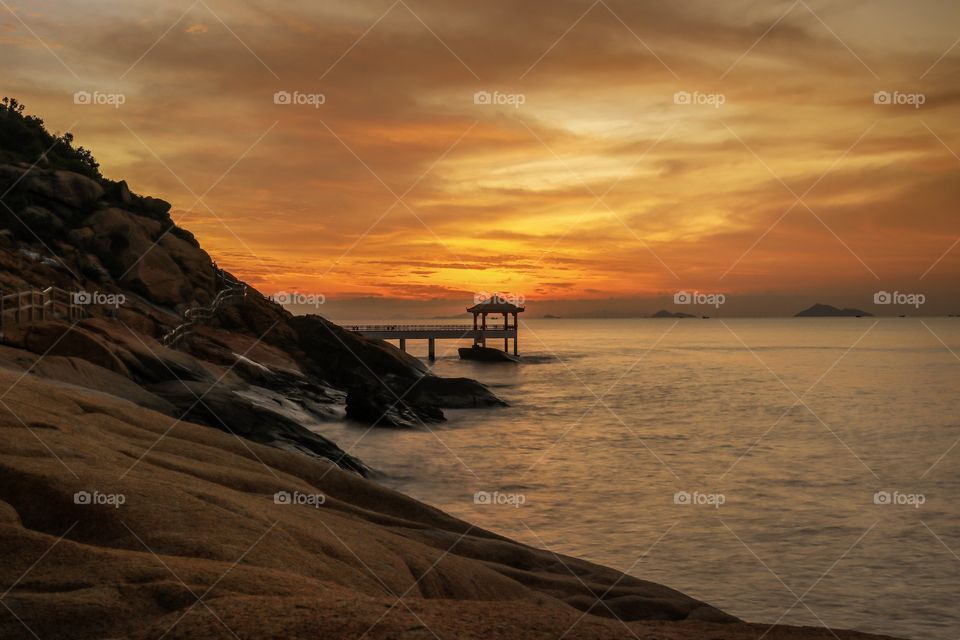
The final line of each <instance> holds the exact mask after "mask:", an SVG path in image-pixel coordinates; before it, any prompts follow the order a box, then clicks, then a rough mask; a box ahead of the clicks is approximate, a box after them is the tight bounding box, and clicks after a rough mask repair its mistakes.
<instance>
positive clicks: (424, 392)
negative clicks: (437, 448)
mask: <svg viewBox="0 0 960 640" xmlns="http://www.w3.org/2000/svg"><path fill="white" fill-rule="evenodd" d="M409 395H410V397H411V398H412V399H413V401H415V402H417V403H420V404H426V405H434V406H437V407H443V408H444V409H472V408H475V407H504V406H507V403H506V402H504V401H503V400H501V399H500V398H498V397H497V396H496V395H494V394H493V392H492V391H490V389H488V388H487V387H486V386H484V385H483V384H481V383H479V382H477V381H476V380H473V379H471V378H440V377H438V376H433V375H428V376H423V377H422V378H420V379H419V380H418V381H417V382H416V383H415V384H414V386H413V389H412V390H411V392H410V394H409Z"/></svg>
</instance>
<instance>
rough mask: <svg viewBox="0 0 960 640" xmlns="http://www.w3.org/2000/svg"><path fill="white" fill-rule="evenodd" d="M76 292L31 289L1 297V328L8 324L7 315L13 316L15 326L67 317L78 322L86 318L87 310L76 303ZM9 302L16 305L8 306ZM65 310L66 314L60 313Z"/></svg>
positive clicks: (56, 289) (55, 289)
mask: <svg viewBox="0 0 960 640" xmlns="http://www.w3.org/2000/svg"><path fill="white" fill-rule="evenodd" d="M75 295H76V294H75V292H71V291H67V290H66V289H61V288H59V287H47V288H46V289H40V290H38V289H29V290H27V291H18V292H17V293H8V294H6V295H0V326H3V325H5V324H6V321H7V314H9V313H12V314H13V324H14V325H21V324H26V323H28V322H43V321H45V320H49V319H51V318H60V317H64V315H65V317H66V318H67V319H68V320H76V319H80V318H83V317H84V316H86V309H85V308H84V307H83V305H81V304H80V303H78V302H76V297H75ZM8 301H10V302H13V301H15V304H14V305H13V306H8ZM58 309H63V310H65V314H61V313H59V312H58Z"/></svg>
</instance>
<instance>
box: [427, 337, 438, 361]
mask: <svg viewBox="0 0 960 640" xmlns="http://www.w3.org/2000/svg"><path fill="white" fill-rule="evenodd" d="M427 358H429V359H430V360H436V359H437V341H436V339H434V338H429V339H427Z"/></svg>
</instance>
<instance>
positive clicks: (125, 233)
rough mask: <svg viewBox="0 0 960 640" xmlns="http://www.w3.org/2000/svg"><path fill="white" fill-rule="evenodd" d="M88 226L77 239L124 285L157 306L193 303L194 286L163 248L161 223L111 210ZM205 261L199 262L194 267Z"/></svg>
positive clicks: (102, 211)
mask: <svg viewBox="0 0 960 640" xmlns="http://www.w3.org/2000/svg"><path fill="white" fill-rule="evenodd" d="M87 224H88V228H89V230H90V231H89V232H86V231H84V230H78V231H76V232H74V234H73V236H74V237H75V238H76V239H77V240H86V242H87V246H88V248H89V249H90V250H91V251H92V252H93V253H94V254H95V255H96V256H97V257H98V258H99V260H100V261H101V262H102V263H103V264H104V265H106V267H107V268H108V269H109V270H110V274H111V275H112V276H113V278H115V279H117V281H118V282H119V283H120V284H122V285H123V286H126V287H129V288H130V289H132V290H133V291H135V292H137V293H139V294H141V295H143V296H144V297H146V298H148V299H149V300H151V301H152V302H155V303H157V304H162V305H170V306H173V305H177V304H181V303H185V302H190V301H192V300H193V285H192V284H191V283H190V282H189V281H188V279H187V278H186V277H185V276H184V274H183V272H182V271H181V270H180V267H179V266H178V265H177V262H176V261H175V260H174V259H173V258H172V257H171V256H170V254H169V252H168V250H167V249H166V248H165V247H164V246H162V244H161V243H162V240H161V236H162V233H163V231H162V227H161V225H160V223H158V222H156V221H155V220H150V219H148V218H144V217H142V216H137V215H135V214H132V213H130V212H129V211H125V210H123V209H118V208H116V207H107V208H104V209H100V210H98V211H97V212H96V213H94V214H93V215H92V216H90V218H89V219H88V220H87ZM158 240H160V242H158ZM194 251H199V250H198V249H194ZM204 256H206V254H204ZM202 259H203V258H202V257H198V258H196V261H195V262H194V263H193V264H197V263H198V262H199V261H202ZM210 270H211V271H212V267H211V268H210ZM211 279H212V276H211ZM204 284H207V286H209V283H204Z"/></svg>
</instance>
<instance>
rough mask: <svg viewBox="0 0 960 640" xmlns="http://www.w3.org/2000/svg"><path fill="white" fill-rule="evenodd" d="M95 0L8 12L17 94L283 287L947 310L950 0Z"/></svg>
mask: <svg viewBox="0 0 960 640" xmlns="http://www.w3.org/2000/svg"><path fill="white" fill-rule="evenodd" d="M104 4H109V5H111V6H112V12H113V14H114V15H113V18H112V20H111V22H110V23H109V27H107V26H104V25H103V23H102V22H101V21H100V20H96V19H93V18H92V17H91V16H89V15H88V12H87V11H86V9H85V3H83V2H30V3H25V2H11V3H10V9H11V10H12V11H6V10H4V11H0V43H2V45H3V49H4V57H5V58H6V60H5V63H4V76H3V91H4V93H6V94H9V95H16V96H17V97H19V98H20V99H21V100H22V101H23V102H24V103H26V104H27V105H28V108H29V109H31V110H33V111H36V112H38V113H42V114H44V115H45V118H46V121H47V124H48V126H50V127H51V128H52V129H57V130H67V129H69V130H70V131H73V132H74V133H75V135H76V137H77V140H78V142H79V143H80V144H82V145H84V146H86V147H89V148H92V149H94V151H95V153H96V156H97V158H98V159H99V161H100V163H101V166H102V170H103V172H104V174H105V175H106V176H115V177H126V178H128V179H130V182H131V187H132V188H133V189H134V190H135V191H137V192H139V193H145V194H153V195H157V196H159V197H163V198H165V199H167V200H169V201H170V202H172V203H173V205H174V218H175V219H176V220H177V221H178V222H179V224H181V225H182V226H184V227H186V228H188V229H190V230H192V231H193V232H194V233H195V234H196V235H197V237H198V239H200V240H201V242H202V243H203V245H204V246H205V247H206V248H207V249H208V250H210V252H211V254H212V255H213V257H214V258H215V259H216V260H217V261H218V263H220V264H221V265H222V266H224V267H226V268H227V269H229V270H231V271H233V272H234V273H236V274H238V275H239V276H241V277H243V278H244V279H246V280H247V281H248V282H250V283H251V284H253V285H254V286H256V287H258V288H259V289H260V290H262V291H264V292H266V293H271V292H275V291H279V290H287V291H289V290H299V291H310V292H319V293H323V294H324V295H326V296H327V297H328V299H331V300H349V299H355V298H365V297H376V298H382V299H385V300H393V299H400V300H403V299H408V300H424V299H440V300H444V301H449V302H450V305H449V307H450V309H452V310H457V309H460V307H462V303H463V302H464V301H466V300H469V299H471V298H472V296H473V295H474V293H475V292H477V291H491V290H503V291H515V292H521V293H523V294H524V295H525V296H526V297H527V298H528V299H531V300H561V301H575V300H590V299H607V298H613V299H616V300H622V299H630V298H640V299H642V298H645V297H657V296H663V295H668V294H672V292H674V291H676V290H678V289H698V290H702V291H723V292H725V293H727V294H728V296H731V297H736V296H754V297H763V296H779V297H784V298H786V299H789V300H791V301H792V300H800V299H804V300H806V299H807V298H806V297H805V296H810V295H812V294H813V293H814V292H816V293H818V294H820V295H821V296H822V295H827V296H829V295H834V296H837V299H838V300H839V301H841V302H849V303H851V304H852V303H856V302H861V303H862V304H865V303H864V302H863V301H864V300H867V299H868V298H869V295H870V294H871V292H873V291H875V290H877V289H881V288H882V289H890V290H893V289H900V290H910V291H923V292H925V293H926V296H927V299H928V300H929V301H930V309H931V310H938V311H947V310H949V311H951V312H952V311H954V310H953V309H948V306H949V305H948V303H947V296H948V295H949V294H951V293H953V294H955V293H956V282H957V277H958V275H960V249H958V248H957V247H956V242H955V240H956V239H957V238H958V236H960V218H958V204H960V181H958V179H957V178H958V176H960V158H958V156H957V152H958V151H960V132H958V129H957V122H958V118H957V116H958V108H957V105H958V94H957V91H956V87H957V77H958V73H960V58H958V55H957V49H956V48H954V47H955V46H956V44H957V42H956V41H957V38H958V36H960V33H957V32H956V30H955V28H954V27H953V26H951V25H956V24H957V23H958V18H960V7H958V6H957V5H956V4H955V3H948V2H921V3H910V4H906V3H902V2H893V1H891V2H870V3H843V2H833V1H829V2H828V1H818V2H814V1H812V0H811V1H810V2H802V1H801V2H797V3H792V4H791V3H789V2H774V3H755V2H745V1H736V2H726V3H722V4H718V3H715V2H684V3H679V4H678V3H658V4H656V5H651V6H644V7H641V6H638V4H637V3H631V2H603V1H600V2H596V3H594V4H591V3H589V2H581V1H573V0H569V1H567V0H564V1H560V2H555V1H553V2H524V3H509V2H485V3H481V4H476V3H471V4H470V10H469V12H466V11H463V10H462V9H463V7H462V6H461V5H462V3H449V2H439V1H436V0H409V1H406V0H401V1H398V2H391V0H382V1H380V0H376V1H369V2H368V1H366V0H364V1H363V2H355V3H343V4H342V5H341V6H339V7H332V6H324V7H318V6H315V3H309V2H301V3H285V5H286V4H289V5H290V6H287V7H285V9H284V13H283V14H282V15H281V14H279V13H274V12H273V11H272V10H269V9H265V8H263V7H257V8H254V7H252V6H247V5H245V4H242V3H240V4H238V3H225V2H214V1H210V2H199V3H195V4H194V5H192V6H191V7H190V8H189V9H187V8H186V7H185V5H184V3H175V2H166V1H163V2H156V3H151V4H150V9H149V11H146V10H145V9H144V7H136V8H135V7H132V6H130V5H129V4H128V3H120V2H110V3H104ZM297 7H299V8H297ZM185 9H186V11H185ZM178 16H179V19H178ZM534 16H535V17H536V20H533V19H532V18H533V17H534ZM878 16H882V18H883V19H882V20H881V19H878ZM66 24H70V25H71V26H72V28H71V29H70V30H67V29H65V28H64V25H66ZM171 24H173V27H170V25H171ZM168 28H169V31H167V29H168ZM945 52H946V53H945ZM307 61H309V62H307ZM41 78H42V80H41ZM76 91H88V92H102V93H111V92H113V93H122V94H123V95H124V96H125V102H124V104H122V105H120V106H119V107H114V106H109V105H96V104H93V105H90V104H75V103H74V100H73V94H74V92H76ZM277 92H287V93H288V94H290V95H291V96H293V97H292V98H291V104H284V103H283V102H282V101H281V103H279V104H278V103H276V102H275V94H276V93H277ZM477 92H489V94H490V96H491V98H490V101H491V102H492V103H497V102H499V103H497V104H485V103H483V99H482V98H481V99H480V103H477V99H476V96H475V94H476V93H477ZM877 92H887V94H881V97H880V98H876V96H875V94H877ZM319 94H322V104H319V103H310V102H309V100H308V98H307V97H309V96H316V95H319ZM297 95H299V96H300V98H301V99H302V100H306V102H301V103H300V104H294V103H293V102H295V101H296V99H297V98H296V96H297ZM882 95H889V96H890V102H891V103H895V102H898V101H900V102H901V104H886V103H884V98H883V97H882ZM914 95H922V96H923V98H922V104H915V102H916V100H913V101H912V102H911V99H910V97H909V96H914ZM305 96H307V97H305ZM684 96H686V97H684ZM685 100H689V102H685ZM315 102H317V101H315ZM791 304H793V303H792V302H791ZM756 309H759V310H761V311H762V310H763V309H764V305H763V304H762V303H757V307H756ZM770 309H772V310H774V311H776V310H779V307H775V306H770V307H768V310H770ZM650 310H651V311H652V310H654V309H652V308H651V309H650Z"/></svg>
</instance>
